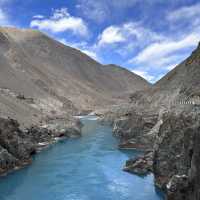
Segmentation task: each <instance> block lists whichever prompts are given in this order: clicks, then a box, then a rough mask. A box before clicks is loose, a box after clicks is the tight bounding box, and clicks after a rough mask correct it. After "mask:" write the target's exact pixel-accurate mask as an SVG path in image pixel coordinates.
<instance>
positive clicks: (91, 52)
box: [80, 49, 98, 60]
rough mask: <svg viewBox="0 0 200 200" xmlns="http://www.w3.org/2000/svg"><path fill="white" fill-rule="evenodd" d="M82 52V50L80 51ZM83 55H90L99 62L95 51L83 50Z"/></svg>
mask: <svg viewBox="0 0 200 200" xmlns="http://www.w3.org/2000/svg"><path fill="white" fill-rule="evenodd" d="M80 50H81V49H80ZM81 51H82V52H83V53H85V54H86V55H88V56H89V57H91V58H93V59H94V60H98V56H97V54H96V53H95V52H94V51H90V50H87V49H85V50H81Z"/></svg>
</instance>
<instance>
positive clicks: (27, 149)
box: [0, 118, 81, 175]
mask: <svg viewBox="0 0 200 200" xmlns="http://www.w3.org/2000/svg"><path fill="white" fill-rule="evenodd" d="M63 120H64V119H63ZM19 126H20V125H19V123H18V122H17V121H16V120H13V119H3V118H0V175H2V174H6V173H7V172H9V171H12V170H14V169H18V168H21V167H23V166H25V165H27V164H29V163H31V160H32V155H34V154H35V153H37V151H40V150H42V149H43V148H44V147H47V146H49V145H50V144H52V143H55V142H56V141H57V140H59V139H62V138H67V137H79V136H81V124H80V122H79V121H78V120H74V121H73V122H72V121H71V122H70V123H69V122H68V123H66V122H65V123H64V122H63V121H62V122H60V124H59V123H58V120H57V123H55V122H54V126H53V127H52V126H51V124H47V125H46V127H37V126H32V127H31V128H28V129H25V130H21V129H20V127H19Z"/></svg>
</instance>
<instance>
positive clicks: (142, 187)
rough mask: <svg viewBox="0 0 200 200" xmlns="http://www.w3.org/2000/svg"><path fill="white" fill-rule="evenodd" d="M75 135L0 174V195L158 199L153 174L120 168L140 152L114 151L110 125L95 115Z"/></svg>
mask: <svg viewBox="0 0 200 200" xmlns="http://www.w3.org/2000/svg"><path fill="white" fill-rule="evenodd" d="M81 121H82V123H83V124H84V127H83V130H82V134H83V136H82V137H81V138H78V139H69V140H66V141H62V142H59V143H58V144H55V145H52V146H51V147H50V148H48V149H47V150H45V151H43V152H41V153H39V154H38V155H36V156H35V157H34V160H33V163H32V165H30V166H28V167H26V168H24V169H22V170H19V171H17V172H14V173H12V174H9V175H8V176H7V177H2V178H0V200H162V199H163V197H162V194H161V193H160V192H159V191H158V190H156V189H155V187H154V183H153V176H152V175H149V176H146V177H138V176H135V175H131V174H128V173H126V172H123V171H122V166H123V164H124V162H125V161H126V160H127V159H128V158H129V157H130V156H132V157H133V156H137V155H138V154H139V152H136V151H135V152H133V151H119V150H118V149H117V144H118V141H117V140H116V139H115V138H114V137H112V129H111V127H109V126H105V125H100V124H98V123H97V120H96V119H95V118H94V117H84V118H82V119H81Z"/></svg>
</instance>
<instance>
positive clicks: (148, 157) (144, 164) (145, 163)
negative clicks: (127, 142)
mask: <svg viewBox="0 0 200 200" xmlns="http://www.w3.org/2000/svg"><path fill="white" fill-rule="evenodd" d="M123 170H124V171H127V172H130V173H133V174H137V175H140V176H145V175H147V174H148V173H150V172H152V171H153V153H152V152H150V153H147V154H145V155H144V156H142V157H139V158H136V159H130V160H128V161H126V164H125V166H124V168H123Z"/></svg>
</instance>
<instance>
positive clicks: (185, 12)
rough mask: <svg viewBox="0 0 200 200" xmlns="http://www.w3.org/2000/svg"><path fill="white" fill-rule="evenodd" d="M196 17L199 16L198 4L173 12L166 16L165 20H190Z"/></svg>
mask: <svg viewBox="0 0 200 200" xmlns="http://www.w3.org/2000/svg"><path fill="white" fill-rule="evenodd" d="M197 16H200V3H197V4H194V5H191V6H184V7H181V8H179V9H177V10H174V11H172V12H170V13H169V14H168V15H167V19H168V20H169V21H179V20H184V19H186V18H187V19H191V18H194V17H197Z"/></svg>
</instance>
